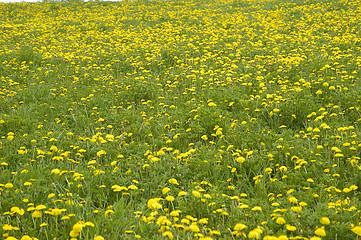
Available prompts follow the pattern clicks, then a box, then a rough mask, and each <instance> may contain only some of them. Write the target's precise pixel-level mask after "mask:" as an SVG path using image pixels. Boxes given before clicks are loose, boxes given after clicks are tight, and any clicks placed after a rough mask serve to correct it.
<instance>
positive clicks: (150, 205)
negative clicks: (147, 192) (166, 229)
mask: <svg viewBox="0 0 361 240" xmlns="http://www.w3.org/2000/svg"><path fill="white" fill-rule="evenodd" d="M159 200H160V199H159V198H151V199H149V200H148V203H147V205H148V208H150V209H160V208H162V205H161V204H160V203H159V202H158V201H159Z"/></svg>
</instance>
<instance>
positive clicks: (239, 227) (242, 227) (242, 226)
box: [234, 223, 247, 231]
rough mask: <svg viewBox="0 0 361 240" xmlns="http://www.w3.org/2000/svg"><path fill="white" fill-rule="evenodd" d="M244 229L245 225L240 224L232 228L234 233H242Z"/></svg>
mask: <svg viewBox="0 0 361 240" xmlns="http://www.w3.org/2000/svg"><path fill="white" fill-rule="evenodd" d="M246 228H247V226H246V225H244V224H242V223H237V224H236V226H235V227H234V230H236V231H242V230H244V229H246Z"/></svg>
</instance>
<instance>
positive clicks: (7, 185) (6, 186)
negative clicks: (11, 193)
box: [4, 183, 14, 188]
mask: <svg viewBox="0 0 361 240" xmlns="http://www.w3.org/2000/svg"><path fill="white" fill-rule="evenodd" d="M4 187H5V188H12V187H14V185H13V184H12V183H7V184H5V186H4Z"/></svg>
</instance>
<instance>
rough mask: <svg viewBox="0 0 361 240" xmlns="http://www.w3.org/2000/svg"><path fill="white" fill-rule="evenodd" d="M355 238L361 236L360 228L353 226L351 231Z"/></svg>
mask: <svg viewBox="0 0 361 240" xmlns="http://www.w3.org/2000/svg"><path fill="white" fill-rule="evenodd" d="M351 231H352V232H354V233H355V234H356V235H357V236H361V226H355V227H353V228H352V229H351Z"/></svg>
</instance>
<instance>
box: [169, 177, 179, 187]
mask: <svg viewBox="0 0 361 240" xmlns="http://www.w3.org/2000/svg"><path fill="white" fill-rule="evenodd" d="M168 182H169V183H171V184H174V185H179V183H178V181H177V179H175V178H171V179H169V180H168Z"/></svg>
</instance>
